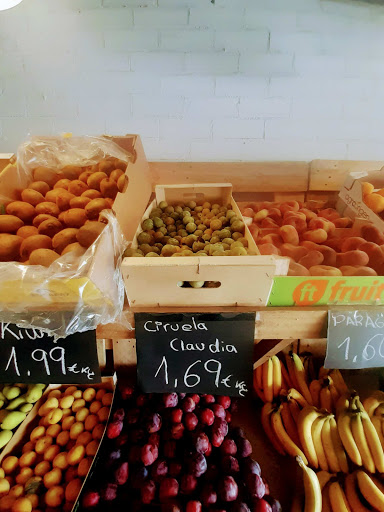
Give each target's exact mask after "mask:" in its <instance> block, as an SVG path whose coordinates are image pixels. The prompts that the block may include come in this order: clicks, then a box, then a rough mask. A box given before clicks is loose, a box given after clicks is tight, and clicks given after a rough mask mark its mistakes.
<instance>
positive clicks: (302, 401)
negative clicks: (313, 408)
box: [287, 388, 310, 409]
mask: <svg viewBox="0 0 384 512" xmlns="http://www.w3.org/2000/svg"><path fill="white" fill-rule="evenodd" d="M287 397H288V398H289V399H291V398H293V399H294V400H296V402H297V403H298V404H299V405H300V406H301V407H302V408H303V409H304V407H307V405H310V404H309V403H308V402H307V400H306V399H305V398H304V397H303V395H302V394H301V393H300V392H299V391H298V390H297V389H295V388H291V389H288V394H287Z"/></svg>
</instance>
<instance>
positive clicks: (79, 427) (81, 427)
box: [69, 421, 84, 439]
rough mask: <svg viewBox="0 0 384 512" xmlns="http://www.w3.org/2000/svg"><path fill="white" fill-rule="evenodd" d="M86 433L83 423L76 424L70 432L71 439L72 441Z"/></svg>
mask: <svg viewBox="0 0 384 512" xmlns="http://www.w3.org/2000/svg"><path fill="white" fill-rule="evenodd" d="M83 431H84V423H82V422H81V421H77V422H75V423H74V424H73V425H72V426H71V428H70V431H69V437H70V438H71V439H77V438H78V436H79V435H80V434H81V433H82V432H83Z"/></svg>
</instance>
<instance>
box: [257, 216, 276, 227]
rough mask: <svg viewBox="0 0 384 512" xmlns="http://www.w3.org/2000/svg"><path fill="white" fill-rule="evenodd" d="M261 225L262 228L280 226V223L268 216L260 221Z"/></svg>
mask: <svg viewBox="0 0 384 512" xmlns="http://www.w3.org/2000/svg"><path fill="white" fill-rule="evenodd" d="M260 226H261V227H262V228H278V227H279V225H278V223H277V222H275V221H274V220H273V219H270V218H269V217H267V218H266V219H263V220H262V221H261V223H260Z"/></svg>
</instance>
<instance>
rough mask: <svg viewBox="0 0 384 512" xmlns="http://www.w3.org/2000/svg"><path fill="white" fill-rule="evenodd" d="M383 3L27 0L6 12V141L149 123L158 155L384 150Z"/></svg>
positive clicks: (2, 15)
mask: <svg viewBox="0 0 384 512" xmlns="http://www.w3.org/2000/svg"><path fill="white" fill-rule="evenodd" d="M383 29H384V6H383V5H379V4H375V3H369V2H359V1H354V0H216V5H212V4H211V3H210V2H209V0H49V1H47V0H24V1H23V2H22V4H20V5H19V6H18V7H16V8H14V9H11V10H9V11H3V12H0V151H5V152H9V151H15V150H16V148H17V146H18V144H19V143H20V142H21V141H22V140H24V139H25V138H26V136H27V135H28V134H29V133H31V134H39V133H40V134H50V133H61V132H64V131H71V132H73V133H77V134H100V133H110V134H123V133H129V132H131V133H132V132H134V133H140V134H141V135H142V137H143V140H144V145H145V149H146V152H147V155H148V157H149V158H150V159H152V160H161V159H163V160H167V159H168V160H260V159H266V160H268V159H269V160H275V159H288V160H292V159H299V160H302V159H312V158H337V159H339V158H341V159H343V158H350V159H383V158H384V144H383V138H384V106H383V102H384V30H383Z"/></svg>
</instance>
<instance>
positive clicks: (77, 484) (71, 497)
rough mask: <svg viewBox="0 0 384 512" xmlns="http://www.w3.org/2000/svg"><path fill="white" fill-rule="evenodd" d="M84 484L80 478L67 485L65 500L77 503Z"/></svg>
mask: <svg viewBox="0 0 384 512" xmlns="http://www.w3.org/2000/svg"><path fill="white" fill-rule="evenodd" d="M82 485H83V482H82V481H81V480H80V478H75V479H74V480H72V481H71V482H69V483H68V484H67V487H66V488H65V499H66V500H67V501H70V502H72V503H73V502H75V501H76V500H77V497H78V495H79V494H80V490H81V487H82Z"/></svg>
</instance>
